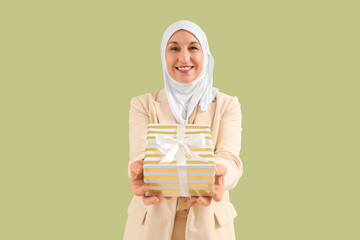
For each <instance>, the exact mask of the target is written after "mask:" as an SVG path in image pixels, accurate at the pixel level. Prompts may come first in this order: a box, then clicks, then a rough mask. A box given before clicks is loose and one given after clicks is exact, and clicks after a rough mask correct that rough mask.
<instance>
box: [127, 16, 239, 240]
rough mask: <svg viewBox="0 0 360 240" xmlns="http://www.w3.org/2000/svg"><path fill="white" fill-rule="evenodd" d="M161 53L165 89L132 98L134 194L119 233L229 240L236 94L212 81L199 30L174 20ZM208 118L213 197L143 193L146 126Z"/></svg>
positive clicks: (236, 161) (236, 171) (235, 148)
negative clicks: (213, 163)
mask: <svg viewBox="0 0 360 240" xmlns="http://www.w3.org/2000/svg"><path fill="white" fill-rule="evenodd" d="M161 57H162V64H163V73H164V85H165V88H163V89H162V90H160V91H159V92H156V93H154V94H152V93H147V94H143V95H141V96H137V97H134V98H132V99H131V106H130V119H129V123H130V128H129V132H130V134H129V137H130V161H129V165H128V174H129V177H130V183H131V189H132V190H133V192H134V194H135V195H134V197H133V199H132V200H131V203H130V206H129V208H128V220H127V223H126V227H125V233H124V239H126V240H128V239H129V240H133V239H157V240H170V239H173V240H178V239H195V240H198V239H199V240H200V239H206V240H211V239H220V238H223V239H227V240H228V239H235V231H234V220H233V219H234V218H235V216H236V211H235V209H234V207H233V205H232V204H231V202H230V198H229V190H230V189H232V188H234V187H235V186H236V184H237V182H238V180H239V178H240V177H241V175H242V169H243V167H242V163H241V160H240V158H239V153H240V145H241V112H240V104H239V102H238V98H237V97H231V96H229V95H227V94H224V93H221V92H219V91H218V89H217V88H214V87H213V86H212V85H213V67H214V60H213V57H212V55H211V53H210V50H209V46H208V42H207V38H206V35H205V33H204V32H203V31H202V29H201V28H200V27H199V26H198V25H196V24H195V23H193V22H190V21H185V20H182V21H178V22H175V23H173V24H171V25H170V26H169V27H168V28H167V29H166V31H165V32H164V35H163V39H162V44H161ZM149 123H162V124H164V123H165V124H176V123H181V124H209V125H210V128H211V135H212V141H213V146H214V156H215V162H216V174H215V186H214V190H212V191H211V192H210V196H211V197H191V198H190V199H189V198H183V197H182V198H176V197H166V198H165V197H162V196H149V197H147V196H145V195H144V194H145V192H147V191H148V190H149V186H147V185H145V184H144V180H143V175H142V164H143V159H144V157H145V147H146V135H147V131H146V130H147V125H148V124H149Z"/></svg>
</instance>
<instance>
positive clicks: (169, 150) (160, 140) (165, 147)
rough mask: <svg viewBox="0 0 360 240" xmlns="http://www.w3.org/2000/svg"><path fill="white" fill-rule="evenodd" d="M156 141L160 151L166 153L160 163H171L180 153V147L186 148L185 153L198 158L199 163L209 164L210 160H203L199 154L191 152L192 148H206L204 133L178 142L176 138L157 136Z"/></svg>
mask: <svg viewBox="0 0 360 240" xmlns="http://www.w3.org/2000/svg"><path fill="white" fill-rule="evenodd" d="M155 139H156V143H157V144H158V146H159V150H160V151H161V152H162V153H166V154H165V156H164V158H163V159H161V161H160V163H167V162H171V161H172V160H173V159H174V157H175V154H176V153H177V152H178V151H179V149H180V146H182V147H184V149H185V152H187V153H189V154H190V155H192V156H193V157H194V158H198V160H199V161H203V162H208V160H205V159H202V158H201V157H200V156H199V155H198V154H196V153H194V152H193V151H191V150H190V147H192V148H196V147H198V148H201V147H204V146H205V136H204V134H203V133H200V134H194V135H190V136H189V137H188V138H185V139H184V140H178V139H176V138H173V137H170V136H166V135H165V136H164V135H161V134H158V135H156V136H155Z"/></svg>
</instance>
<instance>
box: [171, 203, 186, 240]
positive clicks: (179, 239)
mask: <svg viewBox="0 0 360 240" xmlns="http://www.w3.org/2000/svg"><path fill="white" fill-rule="evenodd" d="M188 200H189V199H187V200H186V202H182V201H179V200H178V201H177V211H176V215H175V222H174V228H173V234H172V238H171V240H185V226H186V219H187V215H188V213H189V207H188V205H187V201H188Z"/></svg>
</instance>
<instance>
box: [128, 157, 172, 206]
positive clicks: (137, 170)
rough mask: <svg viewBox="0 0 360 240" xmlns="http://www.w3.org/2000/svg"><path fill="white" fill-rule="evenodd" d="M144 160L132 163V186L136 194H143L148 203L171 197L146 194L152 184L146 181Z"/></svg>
mask: <svg viewBox="0 0 360 240" xmlns="http://www.w3.org/2000/svg"><path fill="white" fill-rule="evenodd" d="M143 165H144V161H143V160H138V161H135V162H133V163H131V164H130V170H131V174H130V187H131V190H132V191H133V192H134V194H135V195H136V196H142V199H143V202H144V204H146V205H151V204H155V203H158V202H161V201H162V200H164V199H170V198H171V197H164V196H145V193H146V192H147V191H149V190H150V186H149V185H146V184H145V183H144V175H143Z"/></svg>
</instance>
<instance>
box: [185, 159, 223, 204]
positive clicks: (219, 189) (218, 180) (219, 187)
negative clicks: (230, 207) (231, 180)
mask: <svg viewBox="0 0 360 240" xmlns="http://www.w3.org/2000/svg"><path fill="white" fill-rule="evenodd" d="M226 172H227V169H226V167H225V166H224V165H223V164H216V172H215V183H214V189H213V190H211V191H210V196H211V197H207V196H200V197H191V198H190V200H189V202H188V206H189V207H192V206H194V205H195V204H197V203H199V204H201V205H203V206H209V205H210V203H211V199H214V201H216V202H219V201H221V199H222V197H223V194H224V178H225V174H226ZM185 199H186V198H184V197H180V200H181V201H185Z"/></svg>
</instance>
